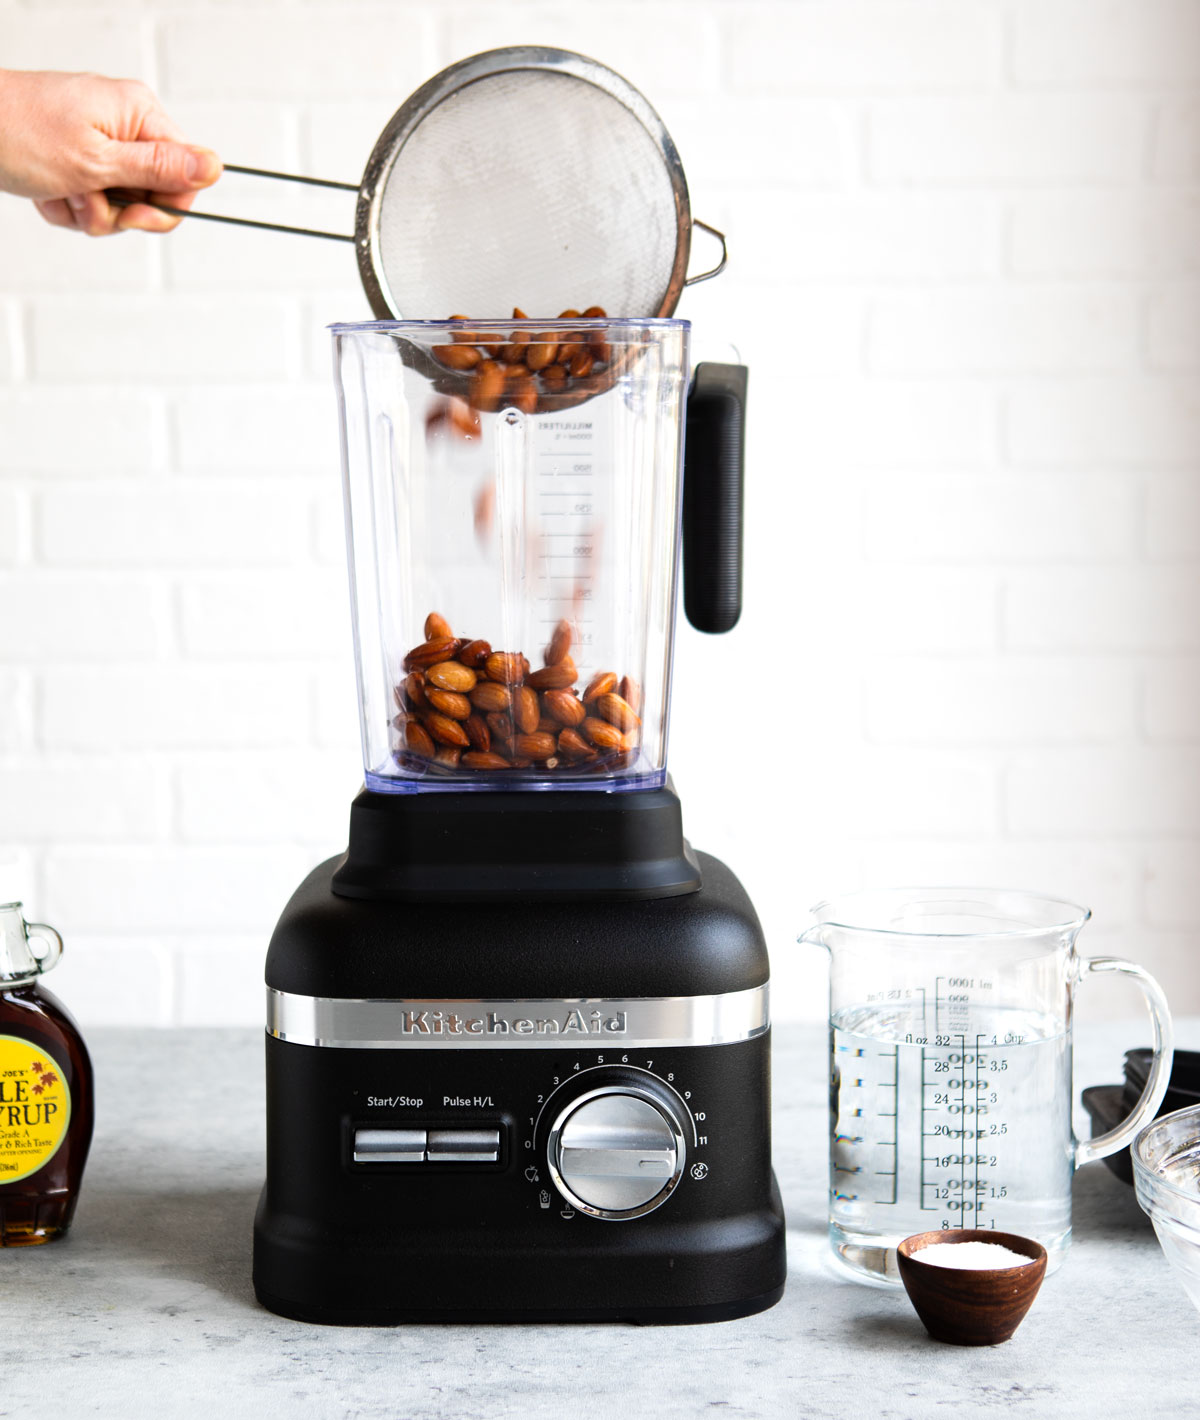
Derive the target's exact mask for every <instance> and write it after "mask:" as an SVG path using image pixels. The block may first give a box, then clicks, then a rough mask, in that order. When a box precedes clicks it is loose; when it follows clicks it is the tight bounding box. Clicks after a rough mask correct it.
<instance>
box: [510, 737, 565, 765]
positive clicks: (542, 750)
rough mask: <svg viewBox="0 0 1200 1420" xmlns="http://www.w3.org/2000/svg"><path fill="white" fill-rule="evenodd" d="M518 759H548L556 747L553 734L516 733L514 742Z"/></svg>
mask: <svg viewBox="0 0 1200 1420" xmlns="http://www.w3.org/2000/svg"><path fill="white" fill-rule="evenodd" d="M514 744H515V748H516V751H517V758H518V759H549V758H550V756H551V755H552V754H553V753H554V751H555V750H556V749H557V748H558V745H557V743H556V742H555V739H554V736H553V735H542V734H537V733H534V734H532V735H517V737H516V740H515V742H514Z"/></svg>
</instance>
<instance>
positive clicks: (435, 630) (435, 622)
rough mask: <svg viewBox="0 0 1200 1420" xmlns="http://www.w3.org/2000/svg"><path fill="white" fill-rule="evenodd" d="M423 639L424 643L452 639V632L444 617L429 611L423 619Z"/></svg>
mask: <svg viewBox="0 0 1200 1420" xmlns="http://www.w3.org/2000/svg"><path fill="white" fill-rule="evenodd" d="M425 639H426V641H439V640H443V639H444V640H446V641H452V640H453V639H454V632H453V631H451V630H450V623H449V622H448V621H447V620H446V618H445V617H444V616H439V615H438V613H437V612H436V611H431V612H430V613H429V615H428V616H427V617H426V618H425Z"/></svg>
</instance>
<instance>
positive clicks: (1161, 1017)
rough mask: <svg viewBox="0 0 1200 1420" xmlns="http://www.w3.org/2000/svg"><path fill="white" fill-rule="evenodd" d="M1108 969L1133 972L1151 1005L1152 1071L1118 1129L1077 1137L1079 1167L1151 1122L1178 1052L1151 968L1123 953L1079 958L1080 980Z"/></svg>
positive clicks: (1163, 998) (1109, 1151)
mask: <svg viewBox="0 0 1200 1420" xmlns="http://www.w3.org/2000/svg"><path fill="white" fill-rule="evenodd" d="M1105 972H1120V973H1121V974H1122V975H1123V976H1131V977H1132V978H1133V979H1134V981H1135V982H1137V984H1138V986H1140V987H1141V990H1142V994H1143V995H1144V996H1145V998H1146V1005H1147V1006H1148V1007H1149V1008H1150V1024H1151V1026H1152V1027H1153V1030H1154V1052H1153V1055H1152V1056H1151V1059H1150V1074H1149V1076H1148V1078H1147V1080H1146V1086H1145V1089H1143V1090H1142V1093H1141V1097H1140V1098H1139V1100H1138V1102H1137V1104H1136V1105H1135V1106H1134V1109H1133V1113H1132V1114H1131V1115H1130V1116H1129V1118H1128V1119H1126V1120H1124V1121H1123V1122H1122V1123H1120V1124H1118V1125H1117V1127H1116V1128H1115V1129H1110V1130H1109V1131H1108V1133H1107V1134H1101V1135H1100V1137H1099V1138H1098V1139H1077V1140H1076V1141H1075V1167H1076V1168H1078V1167H1079V1166H1080V1164H1087V1163H1091V1161H1092V1160H1093V1159H1104V1158H1107V1157H1108V1155H1109V1154H1115V1153H1116V1152H1117V1150H1118V1149H1124V1148H1127V1147H1128V1146H1129V1145H1130V1144H1131V1143H1132V1142H1133V1139H1134V1136H1135V1135H1136V1134H1137V1133H1138V1131H1139V1130H1140V1129H1141V1128H1142V1126H1143V1125H1144V1124H1149V1122H1150V1121H1151V1120H1152V1119H1153V1118H1154V1115H1155V1113H1156V1111H1157V1110H1158V1107H1159V1105H1160V1104H1162V1101H1163V1096H1164V1095H1165V1094H1166V1092H1167V1084H1168V1082H1169V1081H1170V1078H1171V1065H1172V1062H1173V1059H1174V1053H1175V1051H1174V1041H1175V1036H1174V1031H1173V1029H1172V1027H1171V1013H1170V1011H1168V1009H1167V998H1166V996H1165V995H1164V994H1163V989H1162V987H1161V986H1160V985H1159V984H1158V982H1157V981H1155V979H1154V978H1153V977H1152V976H1151V975H1150V973H1149V972H1148V971H1145V970H1144V969H1143V968H1142V967H1140V966H1136V965H1135V964H1134V963H1133V962H1131V961H1125V960H1123V959H1122V958H1121V957H1080V958H1079V978H1080V980H1082V979H1083V978H1084V977H1085V976H1088V975H1092V974H1096V975H1099V974H1101V973H1105Z"/></svg>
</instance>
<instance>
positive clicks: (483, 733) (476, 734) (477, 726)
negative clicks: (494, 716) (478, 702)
mask: <svg viewBox="0 0 1200 1420" xmlns="http://www.w3.org/2000/svg"><path fill="white" fill-rule="evenodd" d="M463 729H464V730H466V732H467V739H469V740H470V741H471V748H472V749H477V750H480V751H482V753H484V754H486V753H487V752H488V750H490V749H491V747H492V732H491V730H489V729H488V724H487V721H486V720H485V719H484V718H483V716H482V715H481V714H480V713H479V711H478V710H476V711H474V712H473V713H472V714H470V715H468V716H467V719H466V722H465V724H464V725H463Z"/></svg>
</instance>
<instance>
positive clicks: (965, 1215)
mask: <svg viewBox="0 0 1200 1420" xmlns="http://www.w3.org/2000/svg"><path fill="white" fill-rule="evenodd" d="M894 994H896V995H899V994H900V993H894ZM931 999H933V993H931ZM931 1016H933V1017H936V1019H932V1020H931V1019H930V1017H931ZM831 1037H832V1038H831V1063H832V1080H831V1091H830V1122H831V1131H832V1147H831V1150H830V1170H831V1176H830V1199H831V1204H830V1234H831V1238H832V1241H833V1245H834V1248H835V1251H836V1252H837V1254H838V1255H839V1256H840V1258H841V1259H842V1261H843V1262H844V1263H846V1265H847V1266H849V1267H851V1268H853V1269H854V1271H855V1272H857V1273H859V1274H861V1275H864V1276H866V1277H868V1278H873V1279H874V1280H878V1281H881V1282H889V1283H895V1282H898V1281H899V1274H898V1273H897V1270H896V1258H895V1248H896V1244H897V1243H899V1242H901V1241H902V1240H903V1239H904V1238H906V1237H908V1236H910V1235H911V1234H913V1233H921V1232H928V1231H931V1230H933V1229H939V1228H995V1229H997V1230H999V1231H1003V1232H1013V1233H1021V1234H1023V1235H1024V1236H1026V1237H1032V1238H1036V1239H1037V1241H1038V1242H1040V1243H1041V1244H1042V1245H1043V1246H1044V1247H1045V1248H1046V1251H1047V1253H1048V1254H1049V1263H1048V1265H1049V1267H1050V1268H1053V1267H1055V1266H1056V1265H1057V1264H1058V1263H1059V1262H1061V1261H1062V1259H1063V1257H1064V1256H1065V1253H1066V1249H1067V1246H1068V1244H1069V1240H1070V1232H1071V1176H1072V1173H1073V1160H1072V1152H1071V1130H1070V1118H1069V1114H1070V1098H1071V1082H1070V1070H1071V1051H1070V1036H1069V1034H1068V1033H1066V1032H1064V1031H1063V1030H1062V1029H1061V1027H1060V1023H1059V1022H1058V1021H1056V1020H1055V1019H1053V1018H1052V1017H1049V1016H1045V1015H1040V1014H1038V1013H1035V1012H1030V1011H1022V1010H1017V1009H1005V1008H997V1007H994V1006H988V1005H983V1006H981V1005H979V1004H977V1003H976V1002H973V1001H972V1000H971V999H970V993H969V992H964V993H962V996H961V998H960V999H959V1000H957V1001H956V1000H953V999H951V1000H950V1001H945V999H944V998H943V999H940V1000H938V1001H937V1005H936V1008H935V1009H934V1010H933V1011H932V1012H929V1011H927V1009H926V1005H925V1003H924V1001H923V1000H922V999H921V998H920V997H919V996H918V998H917V999H915V1000H908V1001H904V1000H900V1001H883V1002H874V1003H871V1004H868V1005H863V1006H852V1007H849V1008H847V1009H844V1010H841V1011H839V1012H838V1013H837V1014H836V1015H835V1016H834V1017H833V1020H832V1022H831Z"/></svg>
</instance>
